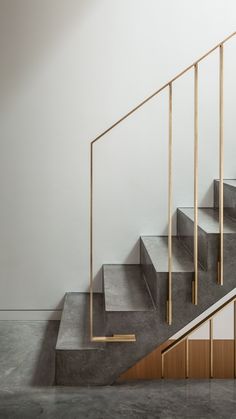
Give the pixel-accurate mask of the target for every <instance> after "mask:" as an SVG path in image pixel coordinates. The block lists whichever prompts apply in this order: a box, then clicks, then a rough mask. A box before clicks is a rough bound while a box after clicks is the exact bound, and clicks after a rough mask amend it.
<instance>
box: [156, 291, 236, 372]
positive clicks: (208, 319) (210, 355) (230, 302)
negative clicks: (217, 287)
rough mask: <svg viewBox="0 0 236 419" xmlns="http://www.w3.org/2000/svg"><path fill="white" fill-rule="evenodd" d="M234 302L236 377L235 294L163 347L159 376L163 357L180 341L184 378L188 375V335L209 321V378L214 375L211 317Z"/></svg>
mask: <svg viewBox="0 0 236 419" xmlns="http://www.w3.org/2000/svg"><path fill="white" fill-rule="evenodd" d="M232 303H234V376H235V377H236V295H234V296H233V297H230V298H229V299H228V300H227V301H225V302H224V303H222V304H221V305H220V306H219V307H218V308H216V309H215V310H214V311H213V312H212V313H210V314H208V315H207V316H206V317H205V318H204V319H202V320H200V321H199V322H198V323H197V324H195V325H194V326H193V327H191V328H190V329H189V330H187V332H185V333H183V335H182V336H180V337H179V338H177V339H176V340H174V341H173V342H171V343H170V344H169V345H168V346H167V347H166V348H165V349H163V350H162V352H161V376H162V378H164V375H165V374H164V373H165V371H164V370H165V363H164V357H165V355H166V354H167V353H168V352H170V351H172V349H174V348H176V346H178V345H179V344H180V343H181V342H183V341H185V342H186V347H187V348H186V349H187V350H186V351H185V367H186V378H188V376H189V349H188V340H189V336H190V335H191V334H192V333H193V332H196V331H197V330H198V329H199V328H200V327H201V326H203V325H204V324H205V323H207V322H209V338H210V339H209V340H210V348H209V349H210V350H209V375H210V378H213V377H214V372H213V319H214V317H215V316H216V315H217V314H219V313H220V312H221V311H222V310H224V309H225V308H226V307H227V306H228V305H229V304H232Z"/></svg>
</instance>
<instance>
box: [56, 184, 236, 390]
mask: <svg viewBox="0 0 236 419" xmlns="http://www.w3.org/2000/svg"><path fill="white" fill-rule="evenodd" d="M218 191H219V182H218V181H215V182H214V208H201V209H199V215H198V239H199V303H198V305H197V306H195V305H193V304H192V302H191V292H192V280H193V277H194V266H193V228H194V212H193V208H178V210H177V236H175V237H173V274H172V278H173V324H172V325H171V326H169V325H167V323H166V300H167V278H168V258H167V256H168V243H167V237H165V236H159V237H157V236H148V237H147V236H145V237H141V238H140V264H139V265H104V266H103V282H104V288H103V289H104V292H103V294H101V293H100V294H95V295H94V319H95V324H94V330H95V333H96V335H100V336H102V335H111V334H116V333H118V334H120V333H128V334H131V333H135V334H136V339H137V341H136V342H134V343H106V344H103V343H99V344H98V343H91V342H90V341H89V335H88V331H89V324H88V321H89V294H87V293H68V294H66V296H65V303H64V309H63V313H62V318H61V324H60V330H59V334H58V340H57V345H56V383H57V384H58V385H106V384H112V383H114V382H115V381H116V379H117V378H118V377H119V375H120V374H121V373H123V372H124V371H126V370H127V369H128V368H130V367H131V366H132V365H134V364H135V363H136V362H137V361H139V360H140V359H141V358H143V357H144V356H145V355H147V354H148V353H149V352H151V351H152V350H153V349H155V348H156V347H157V346H158V345H160V344H161V343H163V342H164V341H166V340H167V339H169V338H170V337H171V336H173V335H174V334H175V333H176V332H177V331H179V330H180V329H182V328H183V327H184V326H186V325H187V324H188V323H189V322H190V321H192V320H193V319H194V318H196V317H197V316H198V315H199V314H201V313H202V312H203V311H204V310H206V309H207V308H209V307H210V306H211V305H212V304H214V303H215V302H217V301H218V300H219V299H220V298H222V297H223V296H224V295H226V294H227V293H228V292H230V291H231V290H232V289H234V288H235V286H236V277H235V272H236V180H225V181H224V203H225V215H224V285H223V286H220V285H218V284H217V262H218V252H219V234H218V232H219V222H218V208H217V207H218Z"/></svg>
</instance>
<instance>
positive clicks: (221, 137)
mask: <svg viewBox="0 0 236 419" xmlns="http://www.w3.org/2000/svg"><path fill="white" fill-rule="evenodd" d="M235 35H236V32H233V33H232V34H231V35H229V36H227V38H225V39H224V40H223V41H221V42H220V43H219V44H217V45H216V46H214V47H213V48H211V49H210V50H209V51H208V52H207V53H205V54H204V55H202V56H201V57H200V58H199V59H198V60H196V61H194V62H193V63H192V64H191V65H189V66H188V67H186V68H185V69H184V70H182V71H181V72H180V73H178V74H177V75H176V76H175V77H173V78H172V79H171V80H169V81H168V82H167V83H165V84H164V85H163V86H162V87H160V88H159V89H158V90H156V91H155V92H154V93H152V94H151V95H150V96H148V97H147V98H146V99H144V100H143V101H142V102H140V103H139V104H138V105H137V106H135V107H134V108H133V109H131V110H130V111H129V112H128V113H126V114H125V115H124V116H123V117H122V118H120V119H119V120H118V121H116V122H115V123H114V124H112V125H111V126H110V127H109V128H107V129H106V130H105V131H103V132H102V133H101V134H100V135H98V136H97V137H96V138H94V140H92V141H91V143H90V285H89V294H90V297H89V301H90V309H89V313H90V322H89V324H90V339H91V341H99V342H124V341H125V342H127V341H131V342H134V341H135V335H133V334H131V335H113V336H94V330H93V176H94V173H93V147H94V144H95V143H96V142H97V141H99V140H100V139H101V138H102V137H104V136H105V135H106V134H107V133H108V132H109V131H111V130H112V129H113V128H115V127H116V126H117V125H119V124H120V123H121V122H123V121H124V120H125V119H126V118H128V117H129V116H130V115H132V114H133V113H134V112H135V111H137V110H138V109H139V108H141V107H142V106H143V105H145V104H146V103H147V102H149V101H150V100H151V99H153V98H154V97H155V96H157V95H158V94H159V93H160V92H162V91H163V90H164V89H165V88H167V87H169V187H168V188H169V192H168V265H169V267H168V270H169V276H168V278H169V279H168V300H167V321H168V323H169V324H171V323H172V239H171V234H172V217H171V211H172V179H171V177H172V85H173V82H174V81H176V80H177V79H179V78H180V77H182V76H183V75H184V74H185V73H187V72H188V71H189V70H191V69H192V68H194V268H195V277H194V281H193V286H192V290H193V292H192V295H193V297H192V302H193V303H194V304H197V301H198V237H197V229H198V227H197V220H198V199H197V196H198V64H199V63H200V62H201V61H202V60H204V59H205V58H206V57H208V56H209V55H210V54H211V53H212V52H214V51H215V50H217V48H219V49H220V80H219V88H220V99H219V119H220V127H219V131H220V135H219V178H220V186H219V233H220V251H219V263H218V283H219V284H221V285H223V217H224V214H223V170H224V166H223V153H224V135H223V129H224V128H223V94H224V91H223V45H224V44H225V43H226V42H227V41H228V40H230V39H231V38H232V37H233V36H235Z"/></svg>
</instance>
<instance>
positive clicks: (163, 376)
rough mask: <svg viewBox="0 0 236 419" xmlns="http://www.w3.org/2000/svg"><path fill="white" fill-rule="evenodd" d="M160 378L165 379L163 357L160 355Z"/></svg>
mask: <svg viewBox="0 0 236 419" xmlns="http://www.w3.org/2000/svg"><path fill="white" fill-rule="evenodd" d="M161 378H165V356H164V354H163V353H161Z"/></svg>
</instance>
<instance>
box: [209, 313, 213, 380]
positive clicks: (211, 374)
mask: <svg viewBox="0 0 236 419" xmlns="http://www.w3.org/2000/svg"><path fill="white" fill-rule="evenodd" d="M209 339H210V341H209V373H210V374H209V375H210V378H213V377H214V364H213V362H214V359H213V318H211V319H210V320H209Z"/></svg>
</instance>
